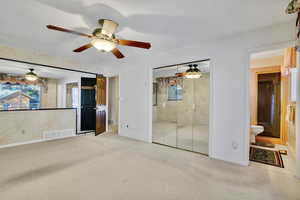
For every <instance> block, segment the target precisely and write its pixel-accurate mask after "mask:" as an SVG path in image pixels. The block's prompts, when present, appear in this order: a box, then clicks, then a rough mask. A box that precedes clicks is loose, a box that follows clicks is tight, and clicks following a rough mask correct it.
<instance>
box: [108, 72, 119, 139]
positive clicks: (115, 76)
mask: <svg viewBox="0 0 300 200" xmlns="http://www.w3.org/2000/svg"><path fill="white" fill-rule="evenodd" d="M111 78H117V79H118V91H117V92H118V99H117V104H118V132H117V134H118V135H119V132H120V128H121V126H120V76H119V74H116V75H113V76H109V77H107V78H106V102H107V105H106V107H107V114H106V115H107V116H106V132H108V131H109V130H108V118H109V115H108V113H109V112H108V109H109V108H108V107H109V79H111Z"/></svg>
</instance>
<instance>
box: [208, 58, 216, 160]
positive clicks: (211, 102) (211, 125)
mask: <svg viewBox="0 0 300 200" xmlns="http://www.w3.org/2000/svg"><path fill="white" fill-rule="evenodd" d="M214 70H215V68H214V63H213V60H212V59H210V60H209V71H210V73H209V79H210V80H209V95H210V97H209V98H210V99H209V125H208V126H209V128H208V134H209V135H208V157H211V156H212V153H213V148H212V147H213V145H212V144H213V133H214V123H213V122H214V120H213V119H214V105H215V103H214V93H213V91H215V90H214V80H215V79H214Z"/></svg>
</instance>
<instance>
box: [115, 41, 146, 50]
mask: <svg viewBox="0 0 300 200" xmlns="http://www.w3.org/2000/svg"><path fill="white" fill-rule="evenodd" d="M118 43H119V45H124V46H131V47H138V48H144V49H150V47H151V44H150V43H149V42H139V41H133V40H118Z"/></svg>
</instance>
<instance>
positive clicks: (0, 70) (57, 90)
mask: <svg viewBox="0 0 300 200" xmlns="http://www.w3.org/2000/svg"><path fill="white" fill-rule="evenodd" d="M82 77H87V78H96V75H94V74H90V73H81V72H76V71H68V70H63V69H58V68H49V67H45V66H39V65H29V64H25V63H22V62H15V61H7V60H0V110H18V109H49V108H50V109H55V108H79V107H80V95H81V94H80V89H79V88H80V83H81V78H82Z"/></svg>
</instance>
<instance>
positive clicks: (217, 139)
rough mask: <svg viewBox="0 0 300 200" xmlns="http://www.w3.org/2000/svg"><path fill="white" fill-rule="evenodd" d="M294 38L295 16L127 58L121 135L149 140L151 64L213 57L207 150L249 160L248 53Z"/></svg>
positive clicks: (244, 162)
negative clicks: (144, 56)
mask: <svg viewBox="0 0 300 200" xmlns="http://www.w3.org/2000/svg"><path fill="white" fill-rule="evenodd" d="M294 39H295V29H294V22H290V23H287V24H281V25H276V26H272V27H266V28H263V29H260V30H256V31H251V32H248V33H246V34H240V35H235V36H232V37H230V38H227V39H223V40H219V41H214V42H210V43H201V44H195V46H193V47H180V46H178V49H176V50H173V51H168V52H167V53H164V54H161V55H152V56H149V59H148V60H135V61H131V62H130V63H132V64H130V63H129V61H128V64H127V67H124V68H123V69H122V71H120V100H121V101H120V135H123V136H127V137H131V138H135V139H139V140H143V141H147V142H151V134H152V133H151V126H152V119H151V117H152V113H151V112H152V102H151V101H152V96H151V95H152V92H151V87H152V79H151V74H150V73H151V71H152V70H151V68H153V67H159V66H161V65H168V64H176V63H181V62H187V61H193V60H199V59H205V58H210V59H211V69H212V79H213V80H212V102H211V106H212V107H211V119H210V122H211V124H210V126H211V127H210V130H211V131H210V152H209V155H210V157H212V158H216V159H220V160H226V161H229V162H233V163H238V164H242V165H247V164H248V163H249V152H248V151H249V123H250V113H249V94H248V93H249V87H248V84H249V83H248V82H249V80H248V79H249V54H250V52H251V51H252V50H257V51H260V50H268V49H273V48H282V46H285V45H286V46H287V45H289V44H292V43H293V41H294ZM178 44H184V42H183V41H182V43H181V41H178ZM127 125H128V128H127Z"/></svg>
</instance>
